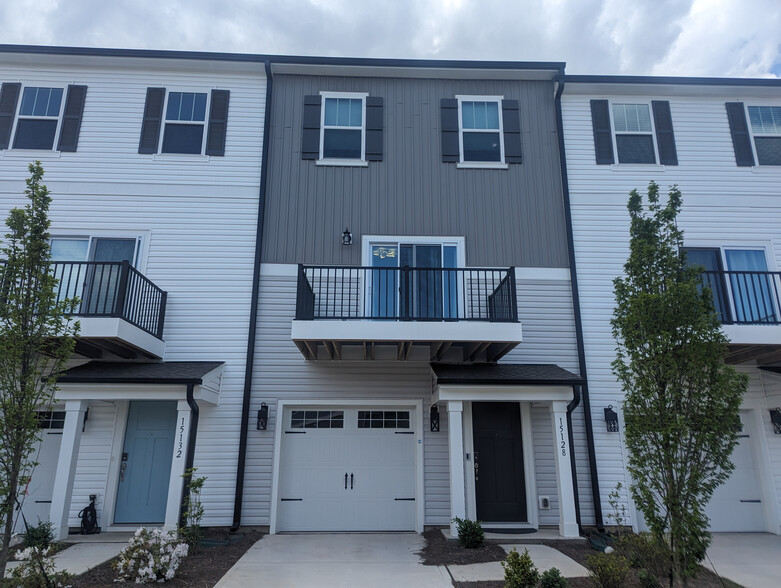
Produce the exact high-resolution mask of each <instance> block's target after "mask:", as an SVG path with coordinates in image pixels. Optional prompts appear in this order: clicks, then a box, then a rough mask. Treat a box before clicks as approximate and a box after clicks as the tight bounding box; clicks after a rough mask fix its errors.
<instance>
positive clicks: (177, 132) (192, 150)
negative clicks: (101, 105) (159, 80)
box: [138, 88, 230, 156]
mask: <svg viewBox="0 0 781 588" xmlns="http://www.w3.org/2000/svg"><path fill="white" fill-rule="evenodd" d="M229 99H230V91H228V90H212V91H211V92H210V93H207V92H185V91H174V90H171V91H168V90H167V89H166V88H147V91H146V103H145V104H144V119H143V123H142V125H141V138H140V140H139V143H138V152H139V153H179V154H185V155H218V156H222V155H225V139H226V134H227V126H228V102H229Z"/></svg>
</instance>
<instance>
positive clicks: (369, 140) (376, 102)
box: [365, 96, 383, 161]
mask: <svg viewBox="0 0 781 588" xmlns="http://www.w3.org/2000/svg"><path fill="white" fill-rule="evenodd" d="M382 129H383V113H382V97H380V96H367V97H366V149H365V151H366V161H382V142H383V137H382Z"/></svg>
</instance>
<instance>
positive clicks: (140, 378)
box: [57, 361, 224, 384]
mask: <svg viewBox="0 0 781 588" xmlns="http://www.w3.org/2000/svg"><path fill="white" fill-rule="evenodd" d="M223 363H224V362H222V361H166V362H161V363H123V362H114V361H111V362H99V361H92V362H90V363H86V364H84V365H80V366H78V367H75V368H71V369H69V370H66V371H64V372H62V375H61V376H60V377H59V378H58V379H57V381H58V382H60V383H78V384H135V383H137V384H201V383H202V381H203V377H204V376H205V375H206V374H208V373H209V372H211V371H212V370H214V369H216V368H218V367H220V366H221V365H223Z"/></svg>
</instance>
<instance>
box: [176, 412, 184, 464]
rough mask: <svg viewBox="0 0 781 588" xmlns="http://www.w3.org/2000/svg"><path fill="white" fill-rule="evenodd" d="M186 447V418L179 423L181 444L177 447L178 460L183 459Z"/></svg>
mask: <svg viewBox="0 0 781 588" xmlns="http://www.w3.org/2000/svg"><path fill="white" fill-rule="evenodd" d="M183 447H184V417H182V422H181V423H179V442H178V443H177V445H176V459H181V458H182V448H183Z"/></svg>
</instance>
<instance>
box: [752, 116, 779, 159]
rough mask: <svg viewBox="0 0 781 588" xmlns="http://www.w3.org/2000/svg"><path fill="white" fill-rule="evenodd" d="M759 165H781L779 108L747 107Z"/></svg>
mask: <svg viewBox="0 0 781 588" xmlns="http://www.w3.org/2000/svg"><path fill="white" fill-rule="evenodd" d="M748 118H749V121H750V122H751V134H752V135H753V136H754V149H755V150H756V153H757V162H758V163H759V165H781V106H749V107H748Z"/></svg>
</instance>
